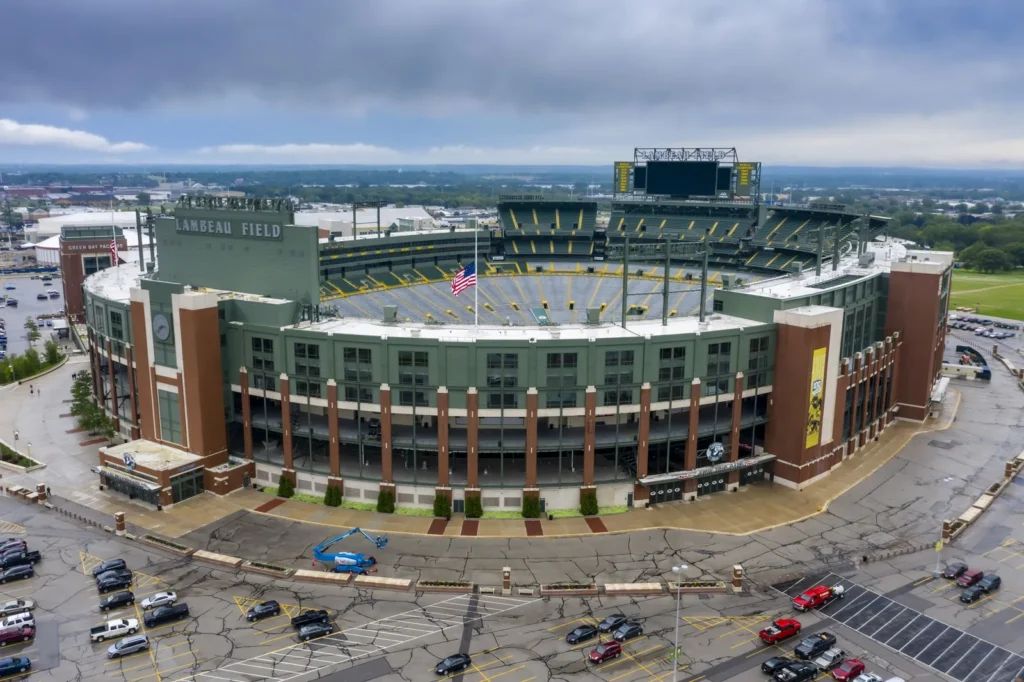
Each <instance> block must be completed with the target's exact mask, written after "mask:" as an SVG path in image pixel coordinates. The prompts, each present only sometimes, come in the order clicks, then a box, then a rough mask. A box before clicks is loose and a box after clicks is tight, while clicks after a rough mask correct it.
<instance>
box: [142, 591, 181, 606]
mask: <svg viewBox="0 0 1024 682" xmlns="http://www.w3.org/2000/svg"><path fill="white" fill-rule="evenodd" d="M176 601H178V595H177V594H175V593H174V592H157V593H156V594H153V595H150V596H148V597H146V598H145V599H143V600H142V601H141V602H140V603H139V605H140V606H141V607H142V610H143V611H148V610H149V609H155V608H156V607H158V606H170V605H171V604H173V603H174V602H176Z"/></svg>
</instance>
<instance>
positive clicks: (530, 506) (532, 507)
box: [523, 495, 540, 519]
mask: <svg viewBox="0 0 1024 682" xmlns="http://www.w3.org/2000/svg"><path fill="white" fill-rule="evenodd" d="M538 517H540V498H539V497H534V496H533V495H528V496H525V497H523V518H524V519H536V518H538Z"/></svg>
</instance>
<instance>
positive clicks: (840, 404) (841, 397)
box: [832, 358, 850, 461]
mask: <svg viewBox="0 0 1024 682" xmlns="http://www.w3.org/2000/svg"><path fill="white" fill-rule="evenodd" d="M849 386H850V359H849V358H843V359H842V360H841V361H840V362H839V376H838V377H837V378H836V404H835V410H834V411H833V415H834V416H833V418H832V424H833V426H832V449H833V450H841V454H840V455H838V458H839V461H842V460H843V458H845V457H846V448H845V445H846V440H845V439H844V438H843V426H844V424H843V417H844V416H845V412H846V389H847V388H849Z"/></svg>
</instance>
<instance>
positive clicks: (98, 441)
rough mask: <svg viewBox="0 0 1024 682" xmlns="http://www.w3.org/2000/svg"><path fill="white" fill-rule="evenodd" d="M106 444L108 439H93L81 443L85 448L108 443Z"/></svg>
mask: <svg viewBox="0 0 1024 682" xmlns="http://www.w3.org/2000/svg"><path fill="white" fill-rule="evenodd" d="M68 433H71V432H70V431H69V432H68ZM106 442H107V439H106V438H93V439H92V440H83V441H82V442H81V443H79V445H80V446H82V447H83V448H84V447H86V446H88V445H99V444H100V443H106Z"/></svg>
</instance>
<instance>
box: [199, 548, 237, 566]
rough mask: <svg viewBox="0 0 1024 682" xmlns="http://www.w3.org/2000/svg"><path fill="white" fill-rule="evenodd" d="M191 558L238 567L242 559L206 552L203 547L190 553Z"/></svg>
mask: <svg viewBox="0 0 1024 682" xmlns="http://www.w3.org/2000/svg"><path fill="white" fill-rule="evenodd" d="M192 558H193V559H195V560H196V561H203V562H205V563H208V564H214V565H217V566H227V567H229V568H238V566H239V565H240V564H241V563H242V560H241V559H239V558H238V557H235V556H227V555H226V554H217V553H216V552H207V551H206V550H205V549H197V550H196V551H195V552H193V553H192Z"/></svg>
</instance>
